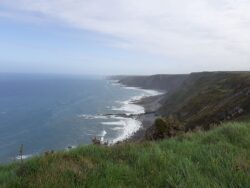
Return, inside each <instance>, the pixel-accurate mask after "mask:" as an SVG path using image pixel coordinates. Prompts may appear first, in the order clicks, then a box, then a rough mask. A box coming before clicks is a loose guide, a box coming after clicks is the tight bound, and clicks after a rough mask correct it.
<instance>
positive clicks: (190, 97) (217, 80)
mask: <svg viewBox="0 0 250 188" xmlns="http://www.w3.org/2000/svg"><path fill="white" fill-rule="evenodd" d="M118 78H119V77H118ZM120 83H122V84H124V85H127V86H135V87H141V88H145V89H159V90H165V91H167V92H166V94H165V96H163V97H161V101H157V102H158V103H159V104H160V107H159V109H158V110H156V115H157V116H163V117H166V118H168V117H174V118H176V119H177V120H178V121H180V123H181V124H182V125H183V127H184V129H185V130H186V131H188V130H193V129H196V128H199V129H206V130H207V129H209V128H210V126H211V125H212V126H213V124H219V123H221V122H224V121H230V120H244V119H246V120H248V119H250V72H200V73H191V74H189V75H153V76H131V77H120ZM156 99H157V98H156ZM157 100H159V98H158V99H157ZM151 103H152V99H151ZM144 106H146V107H147V106H150V103H149V104H147V100H146V103H145V105H144ZM147 108H148V107H147ZM149 131H151V130H149Z"/></svg>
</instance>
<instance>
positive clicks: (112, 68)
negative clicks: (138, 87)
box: [0, 0, 250, 74]
mask: <svg viewBox="0 0 250 188" xmlns="http://www.w3.org/2000/svg"><path fill="white" fill-rule="evenodd" d="M213 70H250V1H249V0H191V1H187V0H0V72H32V73H36V72H39V73H40V72H41V73H70V74H71V73H76V74H155V73H187V72H193V71H213Z"/></svg>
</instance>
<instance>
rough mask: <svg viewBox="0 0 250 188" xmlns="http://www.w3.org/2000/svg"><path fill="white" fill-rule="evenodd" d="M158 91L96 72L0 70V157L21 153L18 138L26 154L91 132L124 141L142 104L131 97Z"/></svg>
mask: <svg viewBox="0 0 250 188" xmlns="http://www.w3.org/2000/svg"><path fill="white" fill-rule="evenodd" d="M157 94H158V93H157V92H156V91H150V90H142V89H138V88H131V87H124V86H121V85H120V84H118V83H117V82H116V81H111V80H107V79H105V78H104V77H100V76H62V75H31V74H30V75H25V74H0V162H10V161H13V160H17V159H18V158H20V157H18V152H19V148H20V146H21V144H23V148H24V149H23V153H24V158H28V157H30V156H34V155H39V154H41V153H43V152H45V151H48V150H63V149H65V148H68V147H69V146H70V148H72V147H75V146H78V145H84V144H89V143H91V140H92V138H94V137H99V138H100V139H101V140H102V141H108V142H109V143H116V142H118V141H122V140H124V139H126V138H128V137H129V136H131V135H132V134H133V133H134V132H135V131H137V130H138V129H139V128H140V126H141V122H140V121H138V120H137V119H135V118H133V117H132V116H131V117H129V115H131V114H132V115H136V114H141V113H144V108H143V107H142V106H139V105H135V104H133V103H132V101H134V100H138V99H140V98H142V97H144V96H151V95H157ZM116 114H117V115H116ZM119 114H126V115H128V117H126V116H120V115H119Z"/></svg>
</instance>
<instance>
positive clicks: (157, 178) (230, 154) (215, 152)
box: [0, 123, 250, 188]
mask: <svg viewBox="0 0 250 188" xmlns="http://www.w3.org/2000/svg"><path fill="white" fill-rule="evenodd" d="M249 161H250V124H249V123H229V124H224V125H223V126H221V127H219V128H216V129H214V130H211V131H209V132H197V133H188V134H185V135H182V136H178V137H176V138H172V139H168V140H163V141H158V142H144V143H130V144H122V145H116V146H113V147H104V146H94V145H90V146H86V147H79V148H77V149H75V150H72V151H70V152H58V153H51V154H47V155H45V156H41V157H36V158H33V159H31V160H29V161H26V162H25V163H24V164H20V163H16V164H11V165H7V166H1V167H0V187H108V188H111V187H249V186H250V176H249V173H250V162H249Z"/></svg>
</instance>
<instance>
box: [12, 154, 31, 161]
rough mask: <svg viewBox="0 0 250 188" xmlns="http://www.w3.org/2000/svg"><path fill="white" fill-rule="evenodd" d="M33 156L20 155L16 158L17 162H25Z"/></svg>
mask: <svg viewBox="0 0 250 188" xmlns="http://www.w3.org/2000/svg"><path fill="white" fill-rule="evenodd" d="M32 156H33V155H31V154H30V155H22V156H21V155H18V156H16V159H17V160H21V159H23V160H25V159H28V158H30V157H32Z"/></svg>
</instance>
